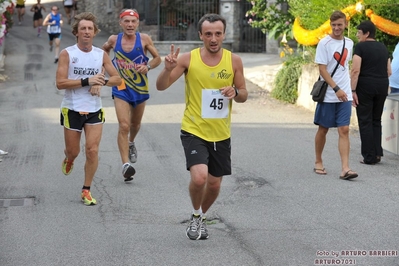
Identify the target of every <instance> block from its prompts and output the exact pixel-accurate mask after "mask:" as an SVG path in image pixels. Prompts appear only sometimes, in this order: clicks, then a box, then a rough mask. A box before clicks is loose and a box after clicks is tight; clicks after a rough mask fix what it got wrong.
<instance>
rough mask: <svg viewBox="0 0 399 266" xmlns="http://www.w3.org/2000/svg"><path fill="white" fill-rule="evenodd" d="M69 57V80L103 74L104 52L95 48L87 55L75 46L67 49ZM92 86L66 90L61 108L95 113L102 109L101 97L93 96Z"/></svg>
mask: <svg viewBox="0 0 399 266" xmlns="http://www.w3.org/2000/svg"><path fill="white" fill-rule="evenodd" d="M65 50H66V51H67V52H68V55H69V68H68V79H75V80H76V79H79V80H80V79H81V78H89V77H92V76H94V75H96V74H98V73H100V72H101V69H102V65H103V56H104V51H103V50H101V49H100V48H97V47H94V46H93V49H92V50H91V51H90V52H88V53H85V52H83V51H81V50H80V49H79V48H78V46H77V45H76V44H75V45H73V46H69V47H67V48H65ZM89 90H90V86H85V87H81V88H77V89H67V90H65V94H64V99H63V100H62V103H61V108H64V107H65V108H68V109H70V110H74V111H76V112H89V113H94V112H97V111H98V110H100V109H101V108H102V103H101V97H98V96H92V95H91V94H90V92H89Z"/></svg>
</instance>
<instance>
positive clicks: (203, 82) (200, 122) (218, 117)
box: [156, 14, 248, 240]
mask: <svg viewBox="0 0 399 266" xmlns="http://www.w3.org/2000/svg"><path fill="white" fill-rule="evenodd" d="M198 33H199V38H200V39H201V40H202V42H203V45H202V47H201V48H196V49H193V50H192V51H190V52H187V53H184V54H182V55H181V56H180V57H178V56H179V52H180V48H177V49H176V50H175V48H174V45H173V44H172V45H171V49H170V54H169V55H167V56H166V57H165V67H164V69H163V70H162V71H161V73H160V74H159V76H158V79H157V82H156V86H157V89H158V90H160V91H163V90H166V89H167V88H169V87H170V86H171V85H172V84H173V83H174V82H175V81H176V80H178V79H179V78H180V77H181V76H182V75H183V74H184V77H185V95H186V96H185V97H186V108H185V110H184V116H183V120H182V126H181V133H180V138H181V141H182V145H183V149H184V153H185V156H186V168H187V170H189V171H190V177H191V180H190V184H189V193H190V198H191V204H192V207H193V211H192V214H191V215H190V224H189V225H188V227H187V229H186V235H187V237H188V238H189V239H191V240H197V239H207V238H208V237H209V234H208V230H207V228H206V212H207V211H208V210H209V208H210V207H211V206H212V204H213V203H214V202H215V200H216V199H217V197H218V195H219V191H220V186H221V183H222V179H223V176H225V175H231V139H230V135H231V129H230V127H231V126H230V124H231V110H232V105H233V100H234V101H235V102H237V103H243V102H245V101H246V100H247V97H248V92H247V89H246V86H245V78H244V70H243V63H242V59H241V58H240V57H239V56H238V55H236V54H233V53H231V52H230V51H228V50H226V49H223V48H222V46H223V40H224V39H225V36H226V35H225V33H226V20H225V19H224V18H223V17H222V16H220V15H218V14H206V15H204V16H203V17H202V18H201V19H200V20H199V22H198Z"/></svg>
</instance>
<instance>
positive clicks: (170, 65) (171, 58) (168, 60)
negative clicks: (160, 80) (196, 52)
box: [165, 44, 180, 71]
mask: <svg viewBox="0 0 399 266" xmlns="http://www.w3.org/2000/svg"><path fill="white" fill-rule="evenodd" d="M179 52H180V47H178V48H177V49H176V52H175V45H174V44H172V45H170V54H168V55H167V56H166V57H165V68H166V69H167V70H168V71H171V70H173V69H174V68H175V67H176V66H177V57H178V56H179Z"/></svg>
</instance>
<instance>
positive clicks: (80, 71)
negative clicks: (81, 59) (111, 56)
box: [73, 67, 98, 76]
mask: <svg viewBox="0 0 399 266" xmlns="http://www.w3.org/2000/svg"><path fill="white" fill-rule="evenodd" d="M73 74H75V75H83V76H94V75H97V74H98V69H96V68H85V67H75V68H74V69H73Z"/></svg>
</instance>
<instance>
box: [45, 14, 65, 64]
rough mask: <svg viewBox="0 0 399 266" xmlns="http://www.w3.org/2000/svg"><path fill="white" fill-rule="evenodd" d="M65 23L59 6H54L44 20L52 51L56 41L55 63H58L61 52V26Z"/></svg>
mask: <svg viewBox="0 0 399 266" xmlns="http://www.w3.org/2000/svg"><path fill="white" fill-rule="evenodd" d="M62 24H63V21H62V15H61V14H60V13H59V12H58V7H57V6H53V7H52V8H51V12H50V14H48V15H47V16H46V18H45V19H44V21H43V26H47V33H48V37H49V45H50V52H51V51H53V42H54V43H55V49H54V54H55V56H54V64H57V63H58V55H59V53H60V43H61V26H62Z"/></svg>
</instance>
